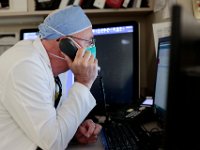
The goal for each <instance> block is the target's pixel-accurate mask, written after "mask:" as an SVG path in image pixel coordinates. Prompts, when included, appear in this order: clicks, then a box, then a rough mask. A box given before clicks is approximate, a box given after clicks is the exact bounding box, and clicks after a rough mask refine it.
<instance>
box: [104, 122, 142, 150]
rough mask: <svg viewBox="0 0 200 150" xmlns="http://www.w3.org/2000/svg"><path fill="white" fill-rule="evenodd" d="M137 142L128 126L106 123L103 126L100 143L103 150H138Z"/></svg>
mask: <svg viewBox="0 0 200 150" xmlns="http://www.w3.org/2000/svg"><path fill="white" fill-rule="evenodd" d="M138 141H139V139H138V137H137V136H136V134H135V133H134V131H133V129H132V128H131V126H130V125H129V124H122V123H108V124H106V125H104V126H103V130H102V142H103V145H104V147H105V150H139V147H138V145H137V142H138Z"/></svg>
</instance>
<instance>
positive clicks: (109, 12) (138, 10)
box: [0, 8, 153, 17]
mask: <svg viewBox="0 0 200 150" xmlns="http://www.w3.org/2000/svg"><path fill="white" fill-rule="evenodd" d="M152 11H153V10H152V9H151V8H126V9H123V8H121V9H87V10H85V13H86V14H87V15H89V16H93V15H105V14H106V15H113V14H119V15H121V14H130V13H131V14H133V13H135V14H145V13H150V12H152ZM51 12H52V11H46V10H45V11H32V12H3V11H0V17H26V16H47V15H48V14H49V13H51Z"/></svg>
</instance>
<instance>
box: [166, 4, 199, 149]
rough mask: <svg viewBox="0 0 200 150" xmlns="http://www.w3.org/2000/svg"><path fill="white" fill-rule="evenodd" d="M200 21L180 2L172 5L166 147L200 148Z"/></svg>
mask: <svg viewBox="0 0 200 150" xmlns="http://www.w3.org/2000/svg"><path fill="white" fill-rule="evenodd" d="M199 43H200V23H199V22H198V21H197V20H196V19H195V18H194V16H193V14H192V13H191V12H187V10H185V9H184V8H183V7H181V6H180V5H175V6H173V9H172V29H171V51H170V67H169V83H168V85H169V86H168V93H167V117H166V148H165V149H166V150H172V149H173V150H174V149H175V150H178V149H181V150H186V149H191V150H198V149H200V145H199V139H198V138H197V137H198V136H199V135H200V128H199V127H200V122H199V119H198V118H199V100H200V98H199V93H200V59H199V58H200V44H199Z"/></svg>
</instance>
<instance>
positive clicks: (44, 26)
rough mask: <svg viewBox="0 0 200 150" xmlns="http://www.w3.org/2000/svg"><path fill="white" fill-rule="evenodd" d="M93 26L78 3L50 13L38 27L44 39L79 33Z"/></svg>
mask: <svg viewBox="0 0 200 150" xmlns="http://www.w3.org/2000/svg"><path fill="white" fill-rule="evenodd" d="M91 26H92V24H91V22H90V20H89V18H88V17H87V16H86V14H85V13H84V11H83V9H82V8H81V7H80V6H78V5H77V6H76V5H70V6H67V7H65V8H64V9H58V10H56V11H54V12H52V13H51V14H49V15H48V16H47V17H46V18H45V20H44V21H43V23H41V24H40V25H39V26H38V28H39V36H40V37H41V38H42V39H57V38H59V37H61V36H65V35H72V34H75V33H79V32H81V31H83V30H85V29H87V28H89V27H91Z"/></svg>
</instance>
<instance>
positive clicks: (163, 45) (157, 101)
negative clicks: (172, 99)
mask: <svg viewBox="0 0 200 150" xmlns="http://www.w3.org/2000/svg"><path fill="white" fill-rule="evenodd" d="M169 54H170V37H162V38H160V39H159V40H158V52H157V61H156V75H155V86H154V89H155V90H154V96H153V99H154V100H153V102H154V108H155V110H156V116H157V117H158V120H159V121H160V122H161V123H164V121H165V115H166V103H167V102H166V101H167V90H168V75H169Z"/></svg>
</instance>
